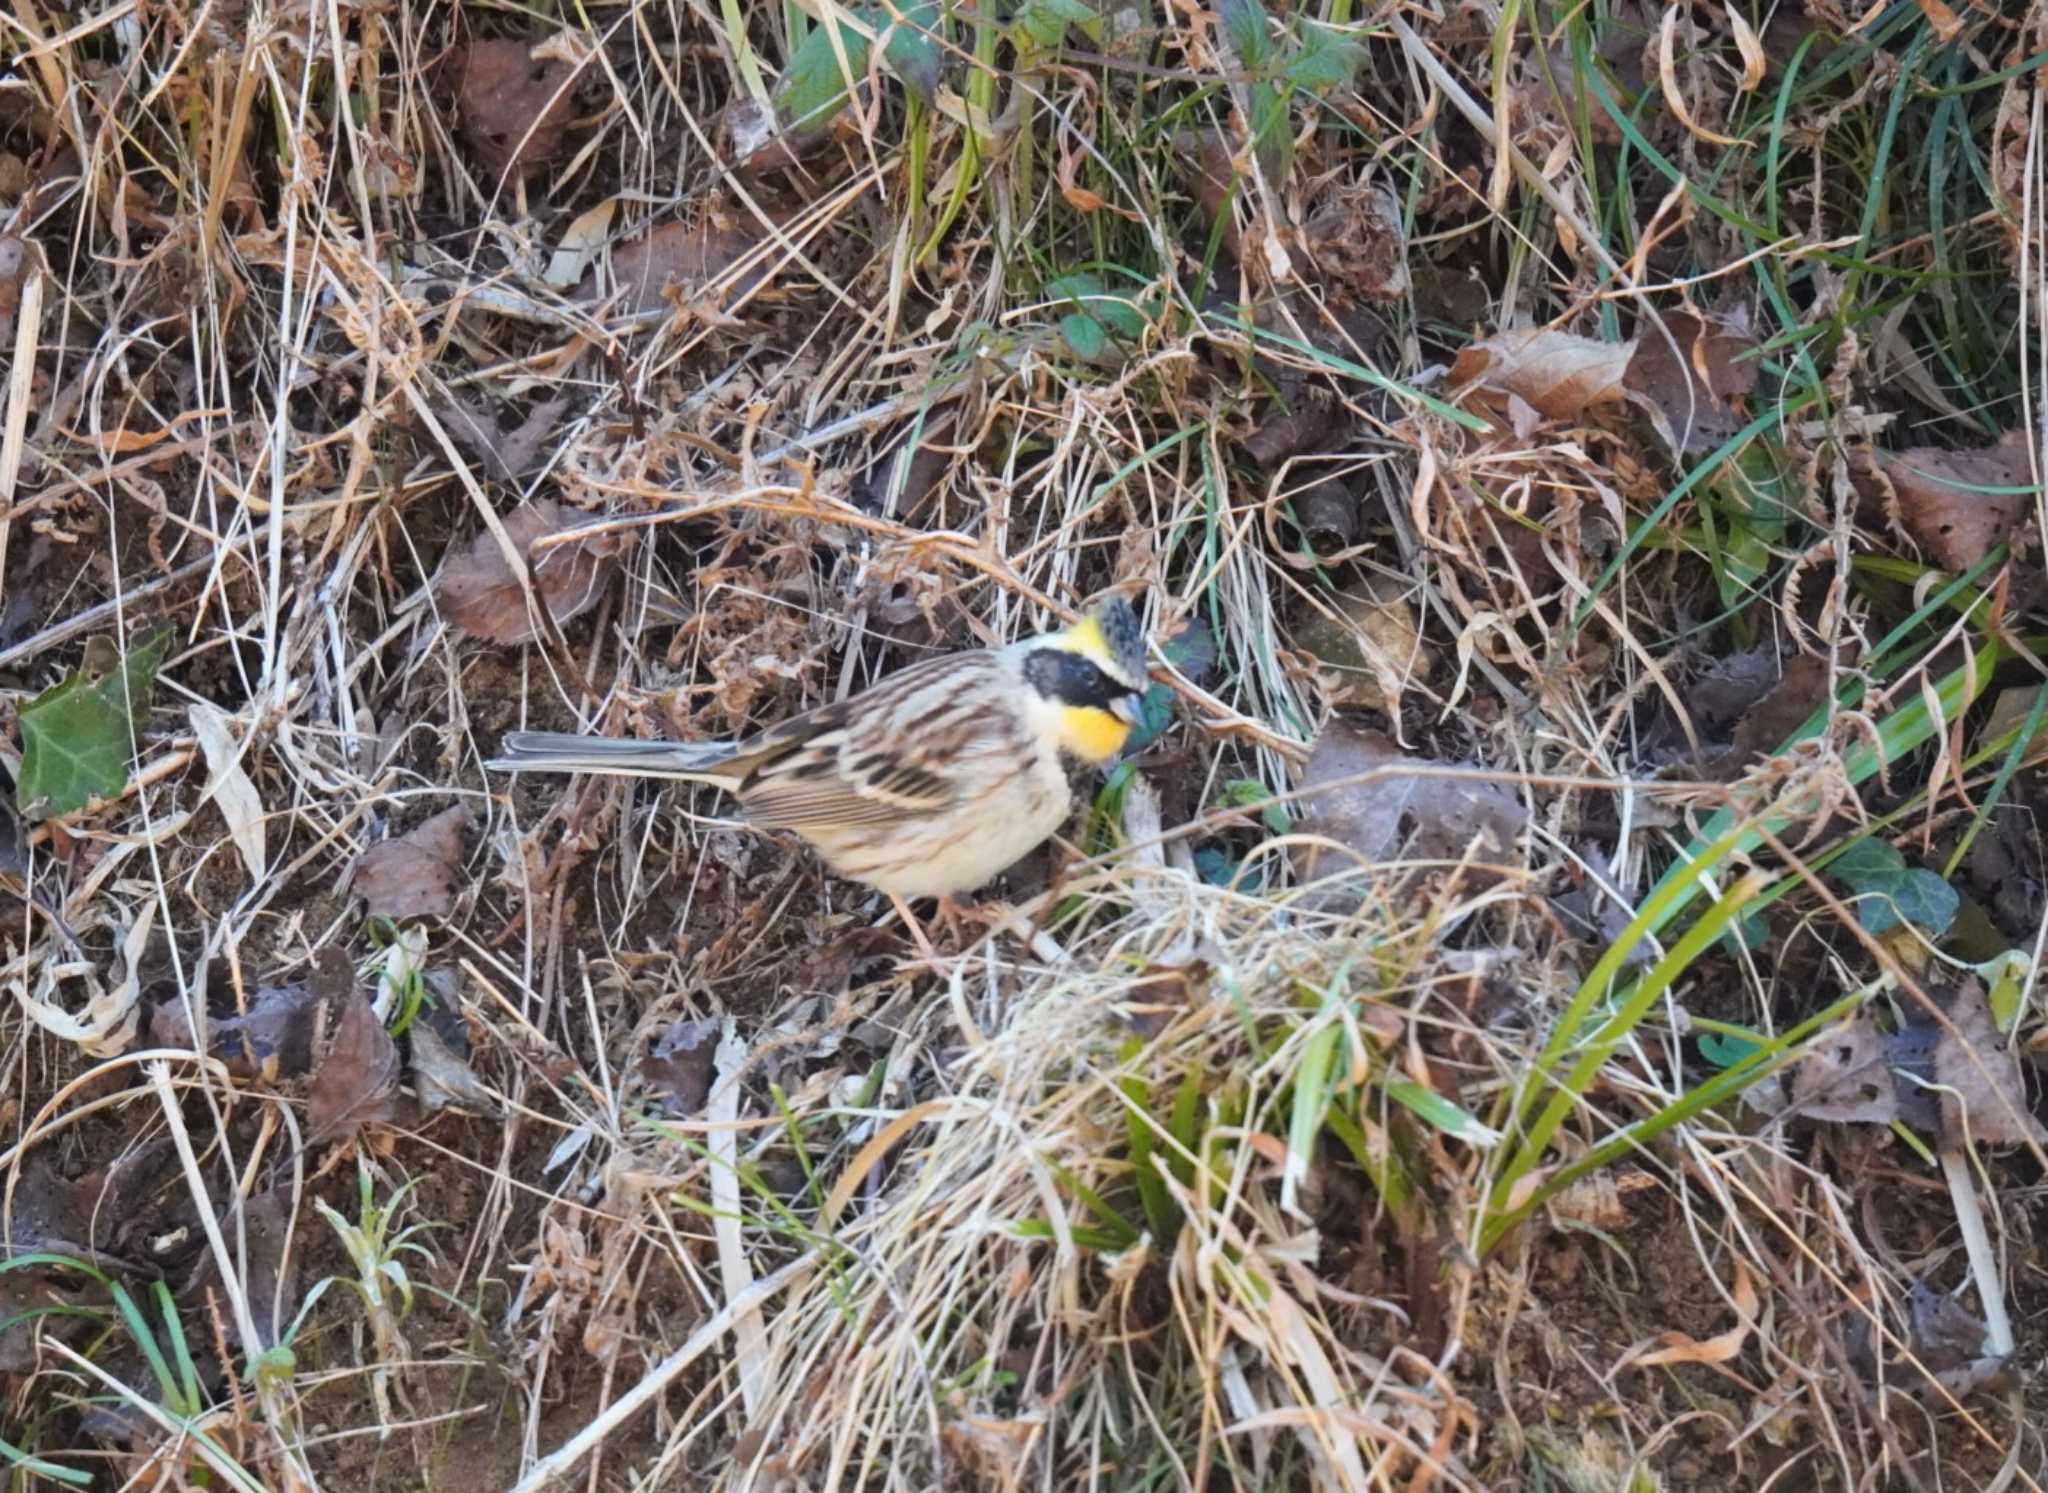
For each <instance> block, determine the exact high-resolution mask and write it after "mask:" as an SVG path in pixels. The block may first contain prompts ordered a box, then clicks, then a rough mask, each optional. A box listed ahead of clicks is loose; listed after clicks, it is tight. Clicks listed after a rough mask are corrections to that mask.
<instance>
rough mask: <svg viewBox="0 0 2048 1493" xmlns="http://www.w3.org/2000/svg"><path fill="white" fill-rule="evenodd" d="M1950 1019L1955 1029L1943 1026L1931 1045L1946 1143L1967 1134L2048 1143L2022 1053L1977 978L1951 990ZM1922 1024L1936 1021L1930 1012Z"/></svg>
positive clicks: (1992, 1141) (1982, 1139) (2001, 1141)
mask: <svg viewBox="0 0 2048 1493" xmlns="http://www.w3.org/2000/svg"><path fill="white" fill-rule="evenodd" d="M1948 1019H1949V1023H1950V1025H1952V1026H1953V1028H1954V1030H1953V1031H1950V1030H1949V1029H1948V1028H1947V1027H1939V1028H1938V1030H1939V1033H1940V1035H1939V1037H1938V1038H1937V1039H1936V1040H1935V1042H1934V1044H1933V1047H1934V1081H1935V1082H1936V1083H1937V1084H1939V1085H1940V1086H1941V1087H1940V1095H1941V1126H1940V1137H1941V1144H1942V1146H1943V1148H1944V1149H1946V1148H1949V1147H1954V1146H1960V1145H1962V1144H1963V1142H1964V1138H1965V1136H1967V1137H1968V1139H1970V1140H1972V1141H1975V1142H1976V1143H1977V1144H1979V1145H1987V1146H2011V1145H2021V1144H2024V1143H2026V1142H2029V1141H2032V1142H2036V1143H2048V1130H2044V1129H2043V1128H2042V1125H2041V1122H2040V1121H2039V1120H2037V1119H2035V1118H2034V1114H2033V1110H2032V1108H2031V1106H2030V1105H2029V1104H2028V1103H2027V1085H2026V1080H2025V1079H2024V1078H2023V1077H2022V1076H2021V1073H2020V1063H2019V1055H2018V1054H2017V1053H2016V1052H2014V1051H2013V1049H2012V1046H2011V1044H2010V1043H2008V1042H2007V1041H2006V1039H2005V1036H2004V1034H2003V1033H2001V1032H2000V1031H1999V1030H1998V1023H1997V1020H1996V1018H1994V1017H1993V1015H1992V1013H1991V1002H1990V1001H1989V1000H1988V999H1986V997H1985V995H1984V987H1983V986H1982V985H1981V984H1979V983H1978V982H1977V980H1976V979H1975V977H1971V978H1969V979H1966V980H1964V981H1963V982H1962V984H1961V985H1959V986H1957V987H1956V988H1955V990H1954V991H1953V992H1952V993H1951V995H1950V999H1949V1003H1948ZM1921 1024H1922V1023H1921V1022H1919V1021H1917V1020H1916V1021H1915V1023H1914V1025H1916V1026H1917V1025H1921ZM1924 1024H1925V1025H1927V1026H1929V1027H1935V1026H1936V1023H1935V1022H1934V1020H1933V1018H1932V1017H1928V1018H1927V1020H1926V1022H1925V1023H1924Z"/></svg>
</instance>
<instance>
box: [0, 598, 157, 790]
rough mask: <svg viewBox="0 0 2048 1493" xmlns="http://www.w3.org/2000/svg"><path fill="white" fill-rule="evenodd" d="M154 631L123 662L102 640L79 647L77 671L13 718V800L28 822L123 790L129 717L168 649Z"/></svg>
mask: <svg viewBox="0 0 2048 1493" xmlns="http://www.w3.org/2000/svg"><path fill="white" fill-rule="evenodd" d="M170 643H171V629H170V627H169V626H168V625H165V626H163V627H159V628H158V629H156V631H155V632H153V633H151V634H150V636H149V637H148V638H147V639H145V640H144V641H143V642H142V643H141V644H140V645H139V646H138V647H136V648H135V649H134V650H132V651H131V652H130V653H129V655H128V656H127V658H125V659H123V658H122V657H121V656H120V655H119V653H117V652H116V651H115V647H114V644H113V642H112V641H111V640H109V639H106V638H95V639H94V640H93V641H92V642H91V643H90V644H88V645H87V647H86V650H85V660H84V662H83V663H81V664H80V665H79V668H78V672H77V673H76V674H73V675H72V676H71V677H70V678H69V679H67V680H65V681H64V682H63V683H62V684H59V685H54V686H52V687H51V688H49V689H47V690H45V691H43V693H42V694H40V695H38V696H36V697H35V699H33V700H31V701H30V702H29V703H28V704H27V705H25V706H23V707H22V711H21V746H22V754H21V779H20V781H19V782H17V783H16V784H15V785H14V801H15V804H16V805H17V806H18V807H19V808H20V810H21V817H22V818H24V819H29V820H36V819H43V818H48V817H50V816H52V815H59V814H69V813H72V812H74V811H75V810H78V809H82V808H84V807H85V806H86V804H87V803H89V802H91V801H92V800H93V799H95V798H112V797H114V795H116V794H117V793H119V792H120V791H121V790H122V789H123V788H125V787H127V786H128V768H129V765H130V764H131V763H132V762H133V761H134V760H135V718H136V716H137V715H138V714H140V713H141V711H142V710H143V709H144V708H146V707H147V705H148V703H149V692H150V689H151V688H152V687H153V686H154V685H155V683H156V671H157V669H158V668H159V667H161V666H162V664H163V661H164V653H165V651H166V650H167V649H168V648H169V647H170Z"/></svg>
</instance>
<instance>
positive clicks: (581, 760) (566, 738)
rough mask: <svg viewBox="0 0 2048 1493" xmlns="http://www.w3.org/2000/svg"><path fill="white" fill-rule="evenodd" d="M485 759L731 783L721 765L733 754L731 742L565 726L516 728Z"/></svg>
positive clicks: (521, 768) (525, 766)
mask: <svg viewBox="0 0 2048 1493" xmlns="http://www.w3.org/2000/svg"><path fill="white" fill-rule="evenodd" d="M498 752H499V755H498V756H496V757H494V758H493V759H491V760H490V761H489V762H486V763H485V764H484V766H485V767H487V768H489V769H490V770H491V771H493V772H602V773H617V774H621V775H623V776H627V777H642V778H694V779H696V780H698V781H699V782H705V783H718V784H727V783H729V781H730V780H731V779H732V778H733V777H734V776H736V775H735V774H733V773H730V772H720V771H719V768H720V767H722V766H724V765H725V764H726V763H728V762H730V761H732V759H733V748H732V744H731V743H730V742H724V741H703V742H689V741H627V740H622V739H620V738H618V737H613V736H578V735H575V734H573V733H570V732H563V731H512V732H508V733H507V734H506V737H505V739H504V741H503V742H502V743H500V745H499V748H498Z"/></svg>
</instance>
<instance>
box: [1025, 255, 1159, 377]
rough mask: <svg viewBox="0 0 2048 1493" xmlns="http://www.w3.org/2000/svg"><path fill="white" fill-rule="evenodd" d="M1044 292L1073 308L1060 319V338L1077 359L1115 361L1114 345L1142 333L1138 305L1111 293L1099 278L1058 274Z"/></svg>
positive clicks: (1143, 329) (1085, 273)
mask: <svg viewBox="0 0 2048 1493" xmlns="http://www.w3.org/2000/svg"><path fill="white" fill-rule="evenodd" d="M1045 293H1046V297H1047V298H1048V299H1050V300H1065V301H1069V302H1072V303H1073V305H1074V307H1075V309H1074V310H1073V311H1072V312H1071V313H1070V314H1069V315H1066V316H1063V317H1061V318H1060V335H1061V336H1062V337H1064V338H1065V339H1066V341H1067V346H1068V347H1070V348H1072V349H1073V352H1074V356H1076V357H1077V358H1081V359H1084V360H1086V361H1087V362H1090V363H1099V362H1106V361H1114V360H1115V358H1116V356H1117V348H1116V343H1117V342H1119V341H1135V340H1137V339H1138V338H1139V337H1141V336H1143V335H1144V333H1145V327H1146V319H1145V313H1144V312H1143V311H1142V310H1140V309H1139V308H1138V303H1137V302H1136V301H1134V300H1132V299H1131V297H1129V296H1127V295H1120V294H1118V293H1117V292H1115V291H1112V290H1110V289H1109V288H1108V287H1106V286H1105V285H1104V284H1103V283H1102V277H1101V276H1100V275H1094V274H1089V273H1087V272H1085V271H1084V272H1082V273H1079V274H1072V275H1061V276H1060V277H1059V278H1058V279H1056V280H1052V281H1049V282H1048V283H1047V285H1046V287H1045Z"/></svg>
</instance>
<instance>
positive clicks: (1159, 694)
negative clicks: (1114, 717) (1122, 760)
mask: <svg viewBox="0 0 2048 1493" xmlns="http://www.w3.org/2000/svg"><path fill="white" fill-rule="evenodd" d="M1172 724H1173V688H1172V686H1170V685H1165V684H1155V685H1151V686H1150V687H1148V688H1147V689H1146V691H1145V698H1144V701H1143V702H1142V704H1141V706H1140V708H1139V712H1138V724H1137V725H1135V726H1133V727H1131V734H1130V735H1129V736H1128V737H1127V738H1125V740H1124V752H1125V754H1126V755H1129V754H1130V753H1132V752H1142V751H1143V750H1145V748H1146V747H1148V746H1150V745H1152V743H1153V742H1155V741H1157V740H1158V739H1159V738H1160V737H1161V736H1162V735H1164V734H1165V732H1166V728H1167V727H1168V726H1170V725H1172Z"/></svg>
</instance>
